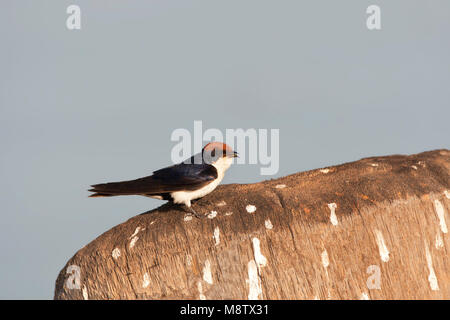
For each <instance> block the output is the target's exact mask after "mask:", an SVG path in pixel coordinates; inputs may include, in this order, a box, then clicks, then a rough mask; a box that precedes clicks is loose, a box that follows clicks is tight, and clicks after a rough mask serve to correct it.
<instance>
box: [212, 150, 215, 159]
mask: <svg viewBox="0 0 450 320" xmlns="http://www.w3.org/2000/svg"><path fill="white" fill-rule="evenodd" d="M215 156H216V149H214V150H213V151H211V157H213V158H214V157H215Z"/></svg>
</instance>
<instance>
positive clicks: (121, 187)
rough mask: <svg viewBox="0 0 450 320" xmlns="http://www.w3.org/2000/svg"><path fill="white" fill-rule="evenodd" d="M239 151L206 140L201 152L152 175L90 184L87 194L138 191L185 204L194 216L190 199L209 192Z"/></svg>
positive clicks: (152, 196)
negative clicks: (206, 142)
mask: <svg viewBox="0 0 450 320" xmlns="http://www.w3.org/2000/svg"><path fill="white" fill-rule="evenodd" d="M236 157H238V153H237V152H235V151H233V150H232V149H231V148H230V147H229V146H228V145H226V144H225V143H221V142H211V143H208V144H207V145H206V146H205V147H204V148H203V149H202V152H201V153H198V154H196V155H193V156H192V157H190V158H189V159H187V160H185V161H183V162H181V163H179V164H175V165H173V166H170V167H166V168H163V169H160V170H157V171H154V172H153V175H151V176H147V177H143V178H139V179H135V180H129V181H119V182H108V183H101V184H94V185H91V189H89V191H90V192H93V194H91V195H90V196H89V197H112V196H125V195H140V196H145V197H150V198H155V199H160V200H168V201H171V202H172V203H174V204H181V205H184V206H185V208H187V209H188V211H189V212H190V213H192V214H194V215H195V216H196V217H200V215H199V214H197V212H195V210H194V209H193V208H192V206H191V201H192V200H195V199H199V198H202V197H204V196H206V195H207V194H209V193H211V192H212V191H213V190H214V189H215V188H216V187H217V186H218V185H219V184H220V182H221V181H222V179H223V177H224V175H225V171H227V170H228V168H229V167H230V166H231V164H232V162H233V158H236Z"/></svg>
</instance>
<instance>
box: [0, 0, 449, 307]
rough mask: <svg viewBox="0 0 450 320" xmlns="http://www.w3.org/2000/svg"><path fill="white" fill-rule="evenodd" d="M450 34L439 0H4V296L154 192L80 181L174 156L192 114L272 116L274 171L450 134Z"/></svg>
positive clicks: (118, 175)
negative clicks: (75, 8) (108, 189)
mask: <svg viewBox="0 0 450 320" xmlns="http://www.w3.org/2000/svg"><path fill="white" fill-rule="evenodd" d="M69 4H78V5H79V6H80V7H81V10H82V29H81V30H79V31H69V30H67V29H66V25H65V20H66V18H67V14H66V8H67V6H68V5H69ZM370 4H378V5H379V6H380V7H381V12H382V13H381V18H382V30H380V31H369V30H367V28H366V23H365V19H366V13H365V11H366V8H367V6H368V5H370ZM449 33H450V2H449V1H447V0H445V1H444V0H442V1H433V2H431V1H430V2H426V1H412V0H408V1H406V0H402V1H400V0H399V1H362V0H354V1H312V0H311V1H298V0H295V1H274V0H272V1H261V0H258V1H256V0H247V1H237V0H233V1H207V0H201V1H191V0H183V1H181V0H177V1H174V0H171V1H156V0H154V1H106V0H102V1H99V0H97V1H87V0H73V1H61V0H58V1H57V0H54V1H14V0H3V1H1V2H0V44H1V50H0V139H1V146H2V152H1V166H0V181H1V182H0V191H1V194H2V197H1V212H2V216H1V218H2V222H1V230H0V259H1V265H0V298H25V299H31V298H43V299H46V298H52V297H53V289H54V281H55V279H56V277H57V275H58V272H59V271H60V270H61V269H62V268H63V266H64V264H65V263H66V261H67V260H68V259H69V258H70V257H71V256H72V255H73V254H74V253H75V252H76V251H77V250H78V249H80V248H81V247H83V246H84V245H85V244H87V243H88V242H90V241H91V240H93V239H94V238H96V237H97V236H98V235H100V234H101V233H103V232H105V231H106V230H108V229H109V228H111V227H113V226H114V225H117V224H118V223H121V222H123V221H125V220H126V219H128V218H131V217H133V216H135V215H137V214H139V213H142V212H144V211H147V210H149V209H152V208H154V207H156V206H158V205H160V204H161V203H162V202H159V201H157V200H152V199H146V198H140V197H118V198H110V199H89V198H87V195H88V193H87V191H86V189H87V188H88V186H89V185H90V184H93V183H99V182H104V181H114V180H121V179H132V178H138V177H141V176H145V175H148V174H150V173H151V172H152V171H153V170H155V169H158V168H161V167H164V166H167V165H169V164H171V163H170V152H171V149H172V147H173V146H174V143H173V142H171V141H170V135H171V133H172V131H173V130H174V129H176V128H187V129H189V130H192V129H193V124H194V123H193V121H194V120H202V121H203V126H204V128H218V129H221V130H225V129H226V128H244V129H248V128H266V129H273V128H275V129H279V130H280V171H279V172H278V174H277V175H276V176H274V177H278V176H283V175H286V174H289V173H294V172H297V171H304V170H309V169H313V168H318V167H324V166H328V165H333V164H339V163H343V162H347V161H353V160H357V159H359V158H362V157H368V156H374V155H386V154H393V153H406V154H409V153H417V152H421V151H425V150H431V149H436V148H449V147H450V144H449V137H450V126H449V125H448V119H449V118H450V104H449V103H450V90H448V88H449V84H450V42H449V41H448V34H449ZM238 151H239V150H238ZM274 177H263V176H260V174H259V166H257V165H237V166H234V167H233V168H232V169H230V171H229V172H228V174H227V176H226V178H225V180H224V183H249V182H257V181H261V180H263V179H267V178H274Z"/></svg>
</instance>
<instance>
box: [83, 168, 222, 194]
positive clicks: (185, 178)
mask: <svg viewBox="0 0 450 320" xmlns="http://www.w3.org/2000/svg"><path fill="white" fill-rule="evenodd" d="M216 178H217V170H216V168H215V167H214V166H212V165H210V164H185V163H180V164H177V165H174V166H170V167H167V168H164V169H160V170H158V171H155V172H153V175H151V176H148V177H144V178H140V179H136V180H130V181H120V182H109V183H102V184H95V185H92V186H91V187H92V189H90V190H89V191H91V192H94V194H92V195H91V197H99V196H104V197H107V196H116V195H117V196H119V195H146V196H151V195H161V194H167V193H170V192H175V191H191V190H197V189H199V188H201V187H203V186H205V185H207V184H208V183H210V182H211V181H212V180H214V179H216Z"/></svg>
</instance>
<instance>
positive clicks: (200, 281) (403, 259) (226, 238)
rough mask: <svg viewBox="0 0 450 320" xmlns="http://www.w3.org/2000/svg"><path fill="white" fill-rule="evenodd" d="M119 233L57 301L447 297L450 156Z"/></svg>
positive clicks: (258, 186)
mask: <svg viewBox="0 0 450 320" xmlns="http://www.w3.org/2000/svg"><path fill="white" fill-rule="evenodd" d="M195 208H196V210H197V211H198V212H201V213H205V214H207V215H208V216H207V218H206V219H196V218H193V217H191V216H188V215H185V214H184V213H183V212H182V211H180V209H179V208H178V207H177V206H173V205H170V204H165V205H163V206H161V207H159V208H157V209H155V210H152V211H149V212H146V213H144V214H141V215H138V216H136V217H133V218H131V219H129V220H128V221H126V222H124V223H122V224H120V225H118V226H116V227H114V228H112V229H111V230H109V231H107V232H106V233H104V234H102V235H101V236H99V237H98V238H97V239H95V240H94V241H92V242H91V243H89V244H88V245H87V246H85V247H84V248H82V249H81V250H80V251H78V252H77V253H76V254H75V256H73V257H72V258H71V259H70V260H69V262H68V263H67V265H66V266H65V267H64V268H63V269H62V270H61V272H60V274H59V276H58V278H57V280H56V287H55V299H450V259H449V250H450V241H449V234H448V227H447V226H448V224H449V223H450V218H449V211H450V151H449V150H435V151H430V152H424V153H420V154H416V155H411V156H404V155H394V156H386V157H373V158H366V159H362V160H359V161H356V162H352V163H347V164H343V165H339V166H334V167H328V168H324V169H319V170H313V171H308V172H301V173H297V174H293V175H290V176H287V177H283V178H280V179H277V180H269V181H264V182H261V183H255V184H248V185H236V184H231V185H223V186H220V187H219V188H217V190H216V191H214V192H213V193H211V194H209V195H208V196H206V197H204V198H202V199H200V200H199V201H197V202H196V203H195Z"/></svg>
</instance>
